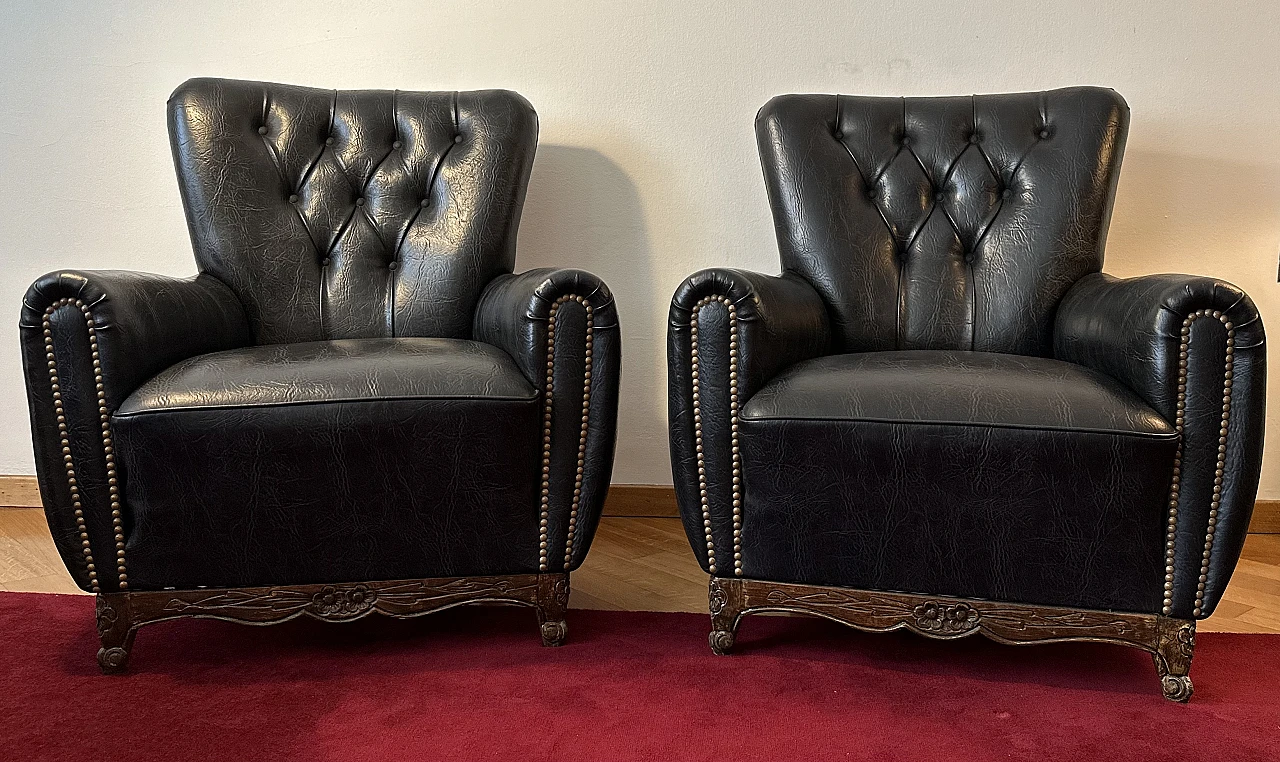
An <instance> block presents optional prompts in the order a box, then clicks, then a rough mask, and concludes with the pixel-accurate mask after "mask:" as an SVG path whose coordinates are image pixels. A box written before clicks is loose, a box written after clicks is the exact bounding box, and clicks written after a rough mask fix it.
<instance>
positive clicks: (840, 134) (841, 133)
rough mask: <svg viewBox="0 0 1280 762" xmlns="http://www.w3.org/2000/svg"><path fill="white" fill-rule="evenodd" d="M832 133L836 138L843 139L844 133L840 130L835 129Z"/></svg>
mask: <svg viewBox="0 0 1280 762" xmlns="http://www.w3.org/2000/svg"><path fill="white" fill-rule="evenodd" d="M833 134H834V135H835V138H836V140H844V133H843V132H841V131H840V130H836V131H835V132H834V133H833Z"/></svg>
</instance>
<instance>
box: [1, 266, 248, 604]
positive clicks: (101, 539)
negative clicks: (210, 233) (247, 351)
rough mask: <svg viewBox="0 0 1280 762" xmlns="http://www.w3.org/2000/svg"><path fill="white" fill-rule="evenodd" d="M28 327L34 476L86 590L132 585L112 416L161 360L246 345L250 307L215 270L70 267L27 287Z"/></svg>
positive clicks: (61, 547)
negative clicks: (188, 273) (188, 274)
mask: <svg viewBox="0 0 1280 762" xmlns="http://www.w3.org/2000/svg"><path fill="white" fill-rule="evenodd" d="M19 329H20V334H21V339H22V365H23V371H24V375H25V377H26V387H27V404H28V407H29V410H30V414H31V434H32V440H33V444H34V447H35V461H36V475H37V478H38V481H39V483H40V497H41V499H42V501H43V502H44V506H45V514H46V516H47V518H48V520H49V527H50V530H51V531H52V534H53V539H54V543H55V544H56V545H57V547H58V552H59V553H60V554H61V555H62V560H63V561H64V562H65V563H66V565H67V569H68V570H69V571H70V572H71V576H72V577H73V578H74V579H75V580H76V583H77V584H78V585H80V587H81V588H82V589H84V590H88V591H92V592H114V591H116V590H124V589H127V587H128V582H127V580H128V575H127V572H126V567H125V559H124V542H125V537H124V526H125V517H126V509H125V508H124V506H123V500H122V497H121V494H122V493H121V492H120V490H119V486H120V485H121V483H122V482H123V479H124V476H125V475H124V474H123V473H120V472H118V470H117V467H116V463H115V456H114V448H113V446H112V435H111V415H112V413H114V412H115V410H116V409H117V408H118V407H119V406H120V403H121V402H123V401H124V399H125V398H126V397H128V396H129V394H131V393H132V392H133V391H134V390H135V389H137V388H138V386H140V385H141V384H142V383H143V382H144V381H146V380H147V379H149V378H151V377H152V376H153V375H155V374H156V373H158V372H159V371H161V370H163V369H164V368H166V367H168V366H170V365H172V364H174V363H176V362H178V361H180V360H184V359H186V358H188V357H192V356H194V355H198V354H203V353H206V352H214V351H218V350H222V349H230V348H233V347H237V346H243V345H246V344H249V343H250V342H251V341H252V336H251V334H250V330H249V324H248V320H247V318H246V317H245V313H244V309H243V307H241V305H240V301H239V300H238V299H237V298H236V296H235V294H234V293H233V292H232V291H231V290H230V289H229V288H227V286H225V285H223V284H222V283H221V282H219V281H218V280H216V279H215V278H213V277H212V276H208V275H200V276H198V277H196V278H192V279H188V280H181V279H177V278H168V277H164V276H160V275H148V274H144V273H132V272H121V271H87V270H86V271H75V270H64V271H59V272H55V273H50V274H48V275H45V276H44V277H42V278H40V279H39V280H37V281H36V282H35V283H34V284H33V285H32V286H31V288H30V289H29V290H28V291H27V294H26V297H25V298H24V299H23V303H22V317H21V321H20V324H19Z"/></svg>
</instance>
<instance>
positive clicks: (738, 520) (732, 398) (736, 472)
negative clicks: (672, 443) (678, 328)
mask: <svg viewBox="0 0 1280 762" xmlns="http://www.w3.org/2000/svg"><path fill="white" fill-rule="evenodd" d="M714 302H719V303H721V304H723V305H724V307H725V309H726V310H728V312H729V430H730V440H731V447H732V452H733V573H734V574H735V575H736V576H739V577H741V576H742V455H741V451H740V450H739V448H738V310H737V307H735V306H734V304H733V302H732V301H731V300H730V299H729V298H728V297H726V296H722V295H719V294H714V295H712V296H707V297H703V298H702V299H701V300H699V302H698V303H697V304H695V305H694V307H693V313H692V315H691V316H690V320H689V338H690V344H691V350H690V351H691V358H690V359H691V361H692V369H693V436H694V446H695V447H694V449H695V451H696V453H697V456H698V499H699V501H700V502H701V503H702V528H703V531H704V532H705V534H706V539H707V568H708V569H709V570H710V571H711V573H712V574H715V573H716V570H717V568H718V566H717V564H716V548H715V542H714V541H713V540H712V536H711V506H710V502H709V499H708V497H707V464H706V459H705V455H704V453H703V448H702V405H701V403H702V400H701V393H700V390H701V380H700V378H699V365H700V364H701V361H700V358H699V353H698V315H699V314H700V313H701V311H702V308H703V307H706V306H707V305H709V304H712V303H714Z"/></svg>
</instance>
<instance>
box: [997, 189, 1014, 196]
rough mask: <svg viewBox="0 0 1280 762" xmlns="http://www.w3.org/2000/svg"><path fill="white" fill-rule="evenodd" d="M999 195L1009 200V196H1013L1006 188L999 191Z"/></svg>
mask: <svg viewBox="0 0 1280 762" xmlns="http://www.w3.org/2000/svg"><path fill="white" fill-rule="evenodd" d="M1000 195H1001V197H1003V198H1009V197H1010V196H1012V195H1013V191H1011V190H1009V189H1008V188H1005V189H1004V190H1002V191H1000Z"/></svg>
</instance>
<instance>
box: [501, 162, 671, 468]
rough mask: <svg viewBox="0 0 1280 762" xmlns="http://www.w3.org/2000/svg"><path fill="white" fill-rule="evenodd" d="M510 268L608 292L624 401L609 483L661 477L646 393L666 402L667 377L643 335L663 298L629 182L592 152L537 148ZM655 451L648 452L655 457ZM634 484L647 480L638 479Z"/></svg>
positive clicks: (661, 429) (660, 424)
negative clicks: (561, 276)
mask: <svg viewBox="0 0 1280 762" xmlns="http://www.w3.org/2000/svg"><path fill="white" fill-rule="evenodd" d="M518 243H519V249H518V252H517V256H516V269H517V270H529V269H533V268H535V267H576V268H579V269H582V270H587V271H589V272H592V273H595V274H596V275H598V276H600V277H601V278H602V279H603V280H604V282H605V283H607V284H609V288H610V289H611V290H612V291H613V295H614V299H615V300H616V302H617V308H618V319H619V321H620V322H621V325H622V390H621V398H622V402H621V404H620V405H619V406H618V449H617V458H616V461H615V462H616V463H617V465H616V466H615V476H614V479H615V481H624V482H625V481H636V480H637V477H635V476H632V474H645V473H652V472H653V471H654V470H655V469H657V470H658V471H659V472H665V471H667V469H668V468H669V466H668V465H667V443H666V442H667V434H666V432H667V419H666V407H665V402H663V403H662V404H657V405H655V404H653V400H654V398H655V393H654V390H653V389H652V385H653V384H659V386H658V390H659V391H661V393H662V394H661V395H660V397H659V398H660V400H665V390H666V383H665V378H666V375H665V368H664V367H658V368H654V367H651V363H648V362H647V361H646V360H647V357H648V356H649V355H651V354H652V352H651V351H650V350H651V349H652V346H651V345H652V344H653V342H655V341H657V342H658V343H659V345H662V344H663V342H665V335H663V336H660V337H653V336H649V335H647V334H648V332H649V326H652V325H654V324H655V322H656V321H657V319H658V316H657V315H656V313H655V310H657V309H658V308H659V307H662V308H663V315H665V314H666V313H665V306H666V304H667V302H668V300H669V298H670V295H669V294H659V293H657V291H656V278H655V273H654V271H653V256H652V253H651V251H650V246H649V236H648V233H647V231H646V229H645V224H644V212H643V208H642V206H641V203H640V196H639V194H638V193H637V192H636V187H635V183H633V182H632V180H631V178H630V177H629V176H628V175H627V174H626V173H625V172H624V171H623V170H622V168H621V167H619V166H618V165H617V164H615V163H614V162H613V160H611V159H610V158H608V157H607V156H605V155H604V154H602V153H600V152H599V151H596V150H593V149H590V148H579V147H574V146H561V145H554V144H552V145H547V144H542V145H539V146H538V154H537V159H536V160H535V162H534V165H533V175H532V177H531V178H530V180H529V192H528V196H527V197H526V200H525V206H524V214H523V216H522V217H521V220H520V236H519V242H518ZM655 448H656V449H655ZM640 480H641V481H644V480H645V479H643V478H641V479H640Z"/></svg>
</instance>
